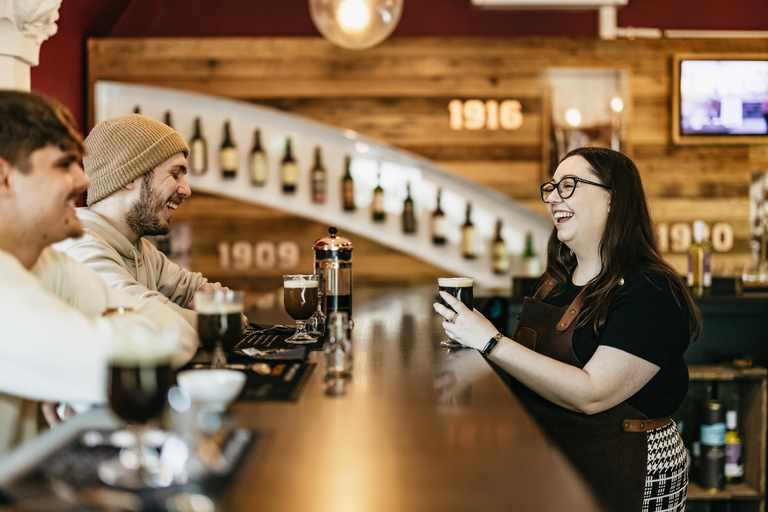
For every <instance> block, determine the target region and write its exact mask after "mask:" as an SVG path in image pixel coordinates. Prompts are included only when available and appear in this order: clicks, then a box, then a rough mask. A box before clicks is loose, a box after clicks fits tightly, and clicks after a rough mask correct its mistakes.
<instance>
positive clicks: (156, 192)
mask: <svg viewBox="0 0 768 512" xmlns="http://www.w3.org/2000/svg"><path fill="white" fill-rule="evenodd" d="M84 144H85V149H86V155H85V158H84V160H83V167H84V168H85V173H86V174H87V175H88V177H89V178H90V180H91V184H90V186H89V187H88V195H87V205H88V207H87V208H78V209H77V217H78V218H79V219H80V221H81V222H82V224H83V227H84V228H85V234H84V235H83V236H82V237H80V238H76V239H68V240H65V241H64V242H61V243H59V244H56V246H55V247H56V248H57V249H58V250H60V251H62V252H65V253H66V254H67V255H69V256H70V257H72V258H74V259H75V260H77V261H80V262H82V263H84V264H86V265H88V266H89V267H91V268H93V269H94V270H96V271H97V272H98V273H99V274H100V275H101V276H102V278H104V279H105V280H106V281H107V282H108V283H109V284H110V285H112V286H113V287H115V288H117V289H119V290H123V291H126V292H128V293H130V294H131V295H134V296H136V297H140V298H154V299H157V300H160V301H163V302H167V303H168V304H170V305H171V306H172V307H174V308H175V309H176V310H177V311H178V312H179V313H180V314H181V315H182V316H184V317H185V318H186V319H187V321H188V322H189V323H190V324H192V325H193V326H196V324H197V316H196V314H195V312H194V311H192V309H191V308H192V307H193V306H194V303H193V301H194V295H195V292H197V291H198V290H201V289H202V290H206V289H210V290H217V289H222V288H223V287H222V286H221V284H220V283H209V282H208V281H207V280H206V279H205V278H204V277H203V276H202V274H200V273H198V272H190V271H188V270H185V269H183V268H181V267H180V266H178V265H176V264H175V263H173V262H172V261H170V260H169V259H168V258H167V257H166V256H165V255H164V254H163V253H161V252H160V251H159V250H157V249H156V248H155V247H154V246H153V245H152V244H151V243H149V241H147V240H146V239H145V238H144V237H146V236H153V235H165V234H167V233H169V232H170V231H171V220H172V218H173V212H174V211H175V210H176V209H177V208H178V207H179V205H181V203H182V202H183V201H184V199H185V198H187V197H189V196H190V195H191V194H192V191H191V190H190V188H189V184H188V183H187V179H186V174H187V160H186V157H187V156H188V155H189V147H188V146H187V144H186V142H184V137H182V135H181V134H180V133H179V132H177V131H176V130H174V129H173V128H171V127H169V126H167V125H165V124H163V123H160V122H158V121H155V120H153V119H150V118H148V117H144V116H142V115H139V114H132V115H128V116H118V117H113V118H110V119H107V120H105V121H102V122H100V123H99V124H97V125H96V126H95V127H94V128H93V130H92V131H91V133H90V134H89V135H88V137H86V139H85V141H84Z"/></svg>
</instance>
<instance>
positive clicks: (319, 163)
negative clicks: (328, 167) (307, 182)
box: [310, 146, 328, 203]
mask: <svg viewBox="0 0 768 512" xmlns="http://www.w3.org/2000/svg"><path fill="white" fill-rule="evenodd" d="M310 176H311V177H312V202H313V203H324V202H325V190H326V188H327V181H328V178H327V176H326V173H325V167H323V157H322V150H321V149H320V146H316V147H315V165H314V166H312V172H311V173H310Z"/></svg>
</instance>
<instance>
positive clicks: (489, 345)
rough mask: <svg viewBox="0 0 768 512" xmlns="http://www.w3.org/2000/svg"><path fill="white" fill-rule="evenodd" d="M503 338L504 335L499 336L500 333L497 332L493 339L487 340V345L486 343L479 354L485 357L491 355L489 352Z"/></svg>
mask: <svg viewBox="0 0 768 512" xmlns="http://www.w3.org/2000/svg"><path fill="white" fill-rule="evenodd" d="M503 337H504V335H503V334H501V333H500V332H497V333H496V334H494V335H493V338H491V339H490V340H488V343H486V345H485V348H484V349H483V350H481V351H480V353H481V354H483V355H484V356H486V357H487V356H488V355H489V354H490V353H491V350H493V349H494V348H496V344H497V343H498V342H499V340H501V338H503Z"/></svg>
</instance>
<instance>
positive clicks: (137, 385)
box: [99, 323, 179, 488]
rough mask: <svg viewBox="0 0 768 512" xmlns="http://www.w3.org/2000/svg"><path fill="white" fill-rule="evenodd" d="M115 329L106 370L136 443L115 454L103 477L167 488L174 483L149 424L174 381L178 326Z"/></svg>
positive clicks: (110, 393) (112, 399)
mask: <svg viewBox="0 0 768 512" xmlns="http://www.w3.org/2000/svg"><path fill="white" fill-rule="evenodd" d="M121 327H122V328H119V329H115V330H114V332H113V335H112V337H111V343H110V353H109V367H108V369H107V381H108V382H107V399H108V401H109V407H110V409H112V411H113V412H114V413H115V414H116V415H117V416H118V417H120V418H121V419H123V420H124V421H125V422H126V423H127V424H128V425H127V428H128V430H129V431H131V432H132V433H133V434H134V437H135V439H136V442H135V443H134V444H133V445H132V446H129V447H127V448H123V449H121V451H120V455H119V456H118V457H117V458H116V459H112V460H108V461H105V462H104V463H102V465H101V466H100V467H99V476H100V477H101V479H102V480H103V481H104V482H105V483H107V484H109V485H116V486H120V487H127V488H139V487H146V486H150V487H166V486H168V485H170V484H171V483H172V482H173V475H172V473H171V472H170V470H169V469H168V468H166V467H164V466H163V465H162V464H161V463H160V461H159V458H158V457H157V456H152V454H153V453H154V452H155V451H156V450H155V447H153V446H150V445H149V444H148V443H146V440H145V435H144V434H145V431H146V426H147V423H148V422H150V421H151V420H154V419H157V418H159V417H160V416H161V415H162V413H163V411H164V409H165V404H166V401H167V396H168V389H169V388H170V386H171V380H172V377H171V359H172V357H173V355H174V354H175V352H176V348H177V347H178V336H179V333H178V328H176V329H173V328H172V327H168V328H166V329H165V331H164V332H163V334H162V335H160V334H156V335H148V334H147V333H146V332H138V331H135V330H134V329H132V328H131V326H130V325H129V324H127V323H126V325H124V326H121Z"/></svg>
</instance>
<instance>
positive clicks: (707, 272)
mask: <svg viewBox="0 0 768 512" xmlns="http://www.w3.org/2000/svg"><path fill="white" fill-rule="evenodd" d="M702 256H703V257H704V276H703V278H704V279H703V280H704V287H705V288H709V287H711V286H712V267H711V264H710V259H711V256H712V255H711V254H710V253H709V251H704V252H703V254H702Z"/></svg>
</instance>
